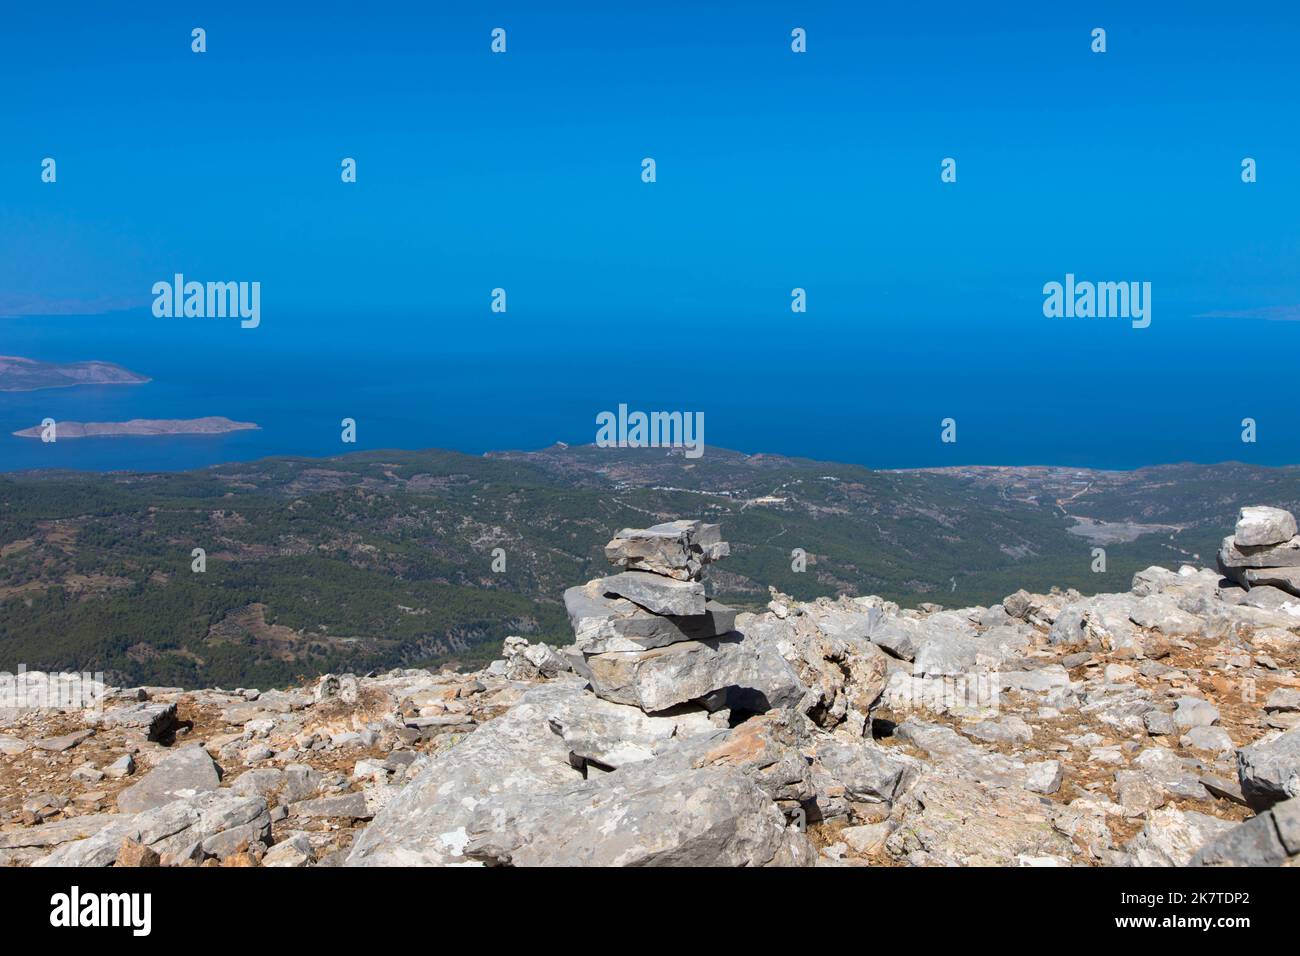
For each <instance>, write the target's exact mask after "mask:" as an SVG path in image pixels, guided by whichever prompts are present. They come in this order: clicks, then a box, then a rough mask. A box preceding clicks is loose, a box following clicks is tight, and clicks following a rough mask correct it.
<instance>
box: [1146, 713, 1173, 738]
mask: <svg viewBox="0 0 1300 956" xmlns="http://www.w3.org/2000/svg"><path fill="white" fill-rule="evenodd" d="M1142 723H1143V725H1144V726H1145V727H1146V729H1147V733H1148V734H1150V735H1151V736H1152V737H1172V736H1173V735H1174V734H1176V733H1178V724H1176V723H1175V722H1174V715H1173V714H1167V713H1165V712H1164V711H1162V710H1152V711H1148V712H1147V713H1146V714H1145V715H1143V717H1142Z"/></svg>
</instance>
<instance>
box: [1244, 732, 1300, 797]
mask: <svg viewBox="0 0 1300 956" xmlns="http://www.w3.org/2000/svg"><path fill="white" fill-rule="evenodd" d="M1237 778H1238V779H1239V780H1240V781H1241V792H1242V794H1243V795H1244V796H1245V798H1246V802H1247V803H1248V804H1250V806H1251V807H1252V808H1253V809H1255V810H1259V811H1262V810H1267V809H1268V808H1269V807H1271V806H1273V804H1275V803H1278V802H1280V801H1282V800H1290V799H1291V798H1293V797H1296V796H1300V728H1297V729H1295V730H1288V731H1286V732H1285V733H1282V734H1279V735H1278V736H1276V737H1274V738H1272V739H1269V740H1263V741H1257V742H1256V743H1253V744H1251V745H1250V746H1248V747H1242V748H1241V749H1240V750H1238V751H1237Z"/></svg>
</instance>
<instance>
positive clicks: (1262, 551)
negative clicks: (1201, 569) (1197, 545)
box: [1218, 535, 1300, 571]
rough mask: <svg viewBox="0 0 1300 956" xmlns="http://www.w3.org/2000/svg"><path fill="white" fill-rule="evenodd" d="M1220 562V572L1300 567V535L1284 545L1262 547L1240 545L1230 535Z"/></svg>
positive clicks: (1225, 541) (1224, 544)
mask: <svg viewBox="0 0 1300 956" xmlns="http://www.w3.org/2000/svg"><path fill="white" fill-rule="evenodd" d="M1218 562H1219V568H1220V570H1224V571H1232V570H1241V569H1245V568H1294V567H1300V535H1296V536H1295V537H1294V538H1292V539H1291V540H1290V541H1287V542H1285V543H1284V544H1276V545H1265V546H1262V547H1250V546H1247V545H1238V544H1237V542H1236V541H1235V540H1234V539H1233V536H1232V535H1229V536H1228V537H1226V538H1224V539H1223V544H1222V545H1221V546H1220V548H1219V553H1218Z"/></svg>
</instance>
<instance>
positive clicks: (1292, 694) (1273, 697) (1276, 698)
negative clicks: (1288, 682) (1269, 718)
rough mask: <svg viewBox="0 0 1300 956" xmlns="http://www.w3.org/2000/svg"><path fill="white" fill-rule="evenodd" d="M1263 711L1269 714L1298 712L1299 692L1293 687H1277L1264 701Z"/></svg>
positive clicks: (1299, 705)
mask: <svg viewBox="0 0 1300 956" xmlns="http://www.w3.org/2000/svg"><path fill="white" fill-rule="evenodd" d="M1264 709H1265V710H1266V711H1269V712H1270V713H1272V712H1274V711H1277V712H1281V713H1295V712H1297V711H1300V690H1297V689H1296V688H1294V687H1278V688H1275V689H1274V691H1273V692H1272V693H1271V694H1269V695H1268V699H1267V700H1266V701H1264Z"/></svg>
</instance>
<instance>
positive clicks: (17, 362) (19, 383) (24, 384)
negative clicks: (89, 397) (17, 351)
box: [0, 355, 149, 392]
mask: <svg viewBox="0 0 1300 956" xmlns="http://www.w3.org/2000/svg"><path fill="white" fill-rule="evenodd" d="M148 381H149V379H148V378H147V377H145V376H144V375H138V374H136V373H135V372H132V371H131V370H130V369H125V368H123V367H122V366H120V365H114V364H113V363H112V362H98V361H90V362H68V363H66V364H57V363H51V362H38V361H37V360H36V359H29V358H20V357H18V356H16V355H0V392H34V391H36V390H37V389H42V388H71V387H73V386H75V385H143V384H144V383H145V382H148Z"/></svg>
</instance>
